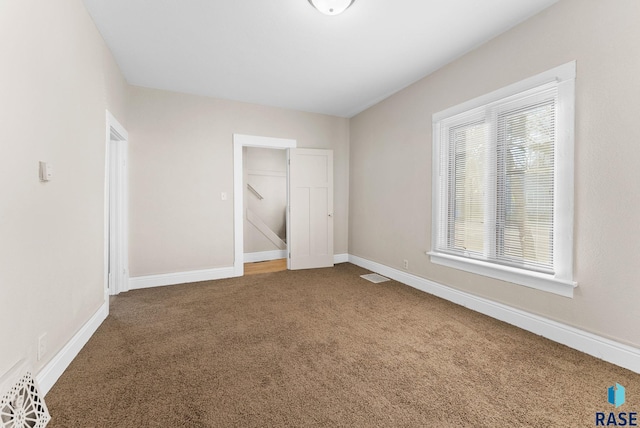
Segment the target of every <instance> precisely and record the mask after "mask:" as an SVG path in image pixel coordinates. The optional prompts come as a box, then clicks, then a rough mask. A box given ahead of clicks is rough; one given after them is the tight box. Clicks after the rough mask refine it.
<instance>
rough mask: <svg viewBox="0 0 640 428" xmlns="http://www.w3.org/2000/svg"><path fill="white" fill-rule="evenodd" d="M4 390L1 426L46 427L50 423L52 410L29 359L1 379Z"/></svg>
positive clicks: (0, 399) (1, 397)
mask: <svg viewBox="0 0 640 428" xmlns="http://www.w3.org/2000/svg"><path fill="white" fill-rule="evenodd" d="M0 394H2V395H1V396H0V428H43V427H45V426H47V424H48V423H49V420H50V419H51V416H49V410H48V409H47V405H46V404H45V403H44V397H43V396H42V394H41V393H40V389H39V388H38V385H37V384H36V381H35V379H34V378H33V375H32V370H31V367H30V366H29V364H28V363H27V362H26V361H25V360H22V361H20V362H19V363H18V364H16V365H15V366H14V367H13V368H12V369H11V370H9V373H7V374H6V375H5V376H3V377H2V379H0Z"/></svg>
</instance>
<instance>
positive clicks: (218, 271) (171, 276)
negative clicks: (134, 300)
mask: <svg viewBox="0 0 640 428" xmlns="http://www.w3.org/2000/svg"><path fill="white" fill-rule="evenodd" d="M233 276H235V273H234V269H233V267H224V268H214V269H202V270H192V271H187V272H173V273H163V274H159V275H147V276H136V277H132V278H129V290H137V289H140V288H151V287H162V286H165V285H175V284H186V283H189V282H200V281H211V280H214V279H223V278H231V277H233Z"/></svg>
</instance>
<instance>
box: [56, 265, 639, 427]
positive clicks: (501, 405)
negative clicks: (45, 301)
mask: <svg viewBox="0 0 640 428" xmlns="http://www.w3.org/2000/svg"><path fill="white" fill-rule="evenodd" d="M363 273H367V271H365V270H364V269H360V268H358V267H356V266H353V265H350V264H341V265H337V266H336V267H335V268H333V269H318V270H308V271H295V272H291V271H285V272H277V273H269V274H263V275H254V276H247V277H244V278H235V279H228V280H219V281H211V282H202V283H197V284H186V285H179V286H170V287H161V288H155V289H146V290H136V291H130V292H128V293H124V294H122V295H120V296H118V297H117V298H115V299H114V300H113V302H112V306H111V314H110V315H109V317H108V318H107V320H106V321H105V322H104V324H103V325H102V326H101V327H100V328H99V329H98V331H97V333H96V334H95V335H94V337H93V338H92V339H91V340H90V341H89V343H88V344H87V345H86V346H85V348H84V349H83V350H82V352H81V353H80V354H79V355H78V357H77V358H76V359H75V361H74V362H73V363H72V364H71V366H70V367H69V369H68V370H67V371H66V372H65V373H64V374H63V376H62V377H61V378H60V380H59V381H58V382H57V383H56V385H55V386H54V387H53V389H52V390H51V391H50V392H49V394H48V395H47V396H46V403H47V405H48V407H49V411H50V413H51V415H52V422H51V423H50V425H49V427H182V426H185V427H218V426H220V427H269V426H276V427H278V426H294V427H299V426H331V427H334V426H345V427H347V426H349V427H351V426H358V427H394V426H404V427H414V426H415V427H418V426H423V427H460V426H464V427H513V426H530V427H583V426H584V427H590V426H594V425H595V412H597V411H603V412H604V411H606V412H609V411H612V410H615V409H614V408H613V406H611V405H610V404H608V403H607V388H608V387H609V386H611V385H613V384H614V383H615V382H618V383H620V384H622V385H624V386H625V387H626V388H627V403H626V404H624V405H623V406H622V407H620V408H619V409H618V411H627V412H630V411H640V375H638V374H634V373H632V372H630V371H628V370H624V369H621V368H619V367H616V366H613V365H611V364H608V363H604V362H602V361H599V360H597V359H595V358H592V357H589V356H587V355H585V354H582V353H580V352H577V351H574V350H571V349H569V348H566V347H564V346H562V345H558V344H556V343H553V342H550V341H548V340H546V339H543V338H540V337H538V336H535V335H533V334H530V333H527V332H525V331H523V330H520V329H518V328H515V327H512V326H509V325H507V324H504V323H501V322H499V321H496V320H494V319H491V318H489V317H486V316H483V315H480V314H478V313H475V312H472V311H469V310H467V309H464V308H462V307H460V306H456V305H454V304H451V303H448V302H446V301H443V300H440V299H438V298H435V297H433V296H430V295H428V294H425V293H422V292H420V291H417V290H414V289H412V288H410V287H407V286H404V285H401V284H399V283H397V282H394V281H391V282H385V283H382V284H372V283H370V282H367V281H365V280H364V279H362V278H360V277H359V275H361V274H363Z"/></svg>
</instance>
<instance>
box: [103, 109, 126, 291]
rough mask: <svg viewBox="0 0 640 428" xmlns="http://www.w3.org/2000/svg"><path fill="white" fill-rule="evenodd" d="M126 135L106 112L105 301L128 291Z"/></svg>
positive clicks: (120, 126)
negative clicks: (111, 296)
mask: <svg viewBox="0 0 640 428" xmlns="http://www.w3.org/2000/svg"><path fill="white" fill-rule="evenodd" d="M128 138H129V136H128V133H127V131H126V130H125V129H124V127H123V126H122V125H121V124H120V123H119V122H118V121H117V120H116V118H115V117H114V116H113V115H112V114H111V113H110V112H109V111H107V138H106V149H105V159H106V160H105V163H106V165H105V299H108V296H109V295H116V294H119V293H121V292H123V291H128V290H129V255H128V248H129V240H128V236H129V234H128V219H127V213H128V208H129V207H128V199H129V198H128V189H129V185H128V184H129V183H128V181H129V180H128V174H127V158H128V156H127V153H128Z"/></svg>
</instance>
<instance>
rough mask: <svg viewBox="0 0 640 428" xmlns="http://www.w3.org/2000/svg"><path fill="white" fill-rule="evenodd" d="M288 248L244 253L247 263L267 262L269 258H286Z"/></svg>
mask: <svg viewBox="0 0 640 428" xmlns="http://www.w3.org/2000/svg"><path fill="white" fill-rule="evenodd" d="M286 258H287V250H273V251H259V252H255V253H244V262H245V263H255V262H266V261H268V260H278V259H286Z"/></svg>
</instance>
